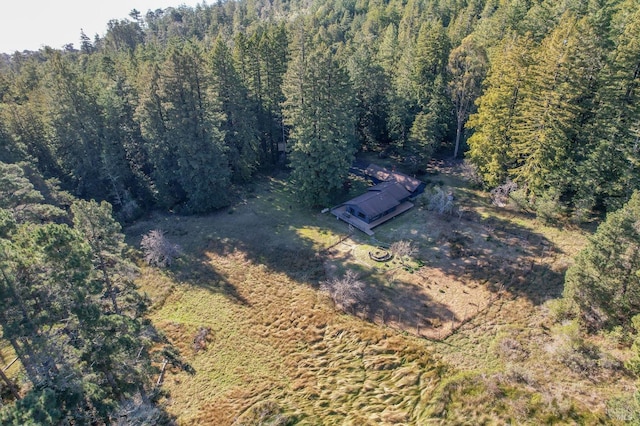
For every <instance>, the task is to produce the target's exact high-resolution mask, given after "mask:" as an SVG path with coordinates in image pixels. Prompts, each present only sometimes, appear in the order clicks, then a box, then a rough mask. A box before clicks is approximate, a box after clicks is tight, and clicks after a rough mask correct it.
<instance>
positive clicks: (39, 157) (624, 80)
mask: <svg viewBox="0 0 640 426" xmlns="http://www.w3.org/2000/svg"><path fill="white" fill-rule="evenodd" d="M130 16H131V19H127V20H119V21H118V20H113V21H110V22H109V23H108V31H107V33H106V35H105V36H104V37H103V38H100V37H97V36H96V37H95V39H94V40H91V39H90V38H89V37H87V36H86V35H85V34H81V44H80V47H79V50H75V49H74V48H73V46H67V47H66V48H65V49H64V50H54V49H50V48H45V49H42V50H40V51H38V52H27V53H15V54H13V55H12V56H5V60H4V61H3V64H2V68H1V70H2V72H1V74H0V101H1V103H0V117H1V120H0V143H1V145H0V160H1V161H3V162H6V163H23V164H24V163H26V164H29V165H30V166H32V167H34V168H35V169H36V170H38V171H39V172H40V173H41V174H42V176H43V177H45V178H56V179H58V180H59V181H60V182H61V184H62V186H63V187H64V188H66V189H68V190H70V191H71V192H72V193H73V194H74V195H76V196H78V197H81V198H85V199H90V198H95V199H101V200H108V201H109V202H110V203H112V204H113V205H114V208H115V210H116V211H117V212H118V214H119V216H120V217H121V218H122V219H128V218H132V217H135V216H136V214H138V213H139V212H141V211H145V210H147V209H149V208H165V209H177V210H178V211H182V212H205V211H210V210H213V209H216V208H219V207H222V206H225V205H226V204H227V203H228V202H229V198H228V194H229V188H230V187H231V186H232V185H236V184H242V183H244V182H248V181H250V180H251V179H252V178H253V176H254V174H255V172H256V171H258V170H269V169H272V168H273V167H279V166H281V165H282V164H283V163H284V160H285V150H286V152H287V154H286V159H287V162H288V163H287V164H290V166H291V168H292V170H293V175H292V177H293V178H294V180H295V181H296V182H297V183H298V185H297V187H298V188H301V191H300V192H301V194H302V195H303V196H302V199H303V200H305V201H307V202H308V203H309V204H322V203H326V202H327V200H328V195H329V194H330V193H331V192H332V191H333V190H335V189H337V188H340V187H341V186H342V181H343V179H344V177H345V174H346V170H347V166H348V164H349V163H350V161H351V159H352V157H353V154H354V153H355V152H357V151H358V150H372V151H379V152H382V153H384V154H387V155H397V156H398V157H399V158H401V159H402V160H403V162H404V166H405V167H406V168H407V169H409V171H411V172H418V171H420V170H424V166H425V163H426V162H427V161H428V160H429V158H430V157H431V156H432V154H433V153H434V152H435V151H436V150H441V149H445V150H448V151H449V152H451V153H452V154H454V155H457V156H460V155H466V156H467V157H468V159H469V160H470V161H471V163H472V164H473V165H474V166H475V167H476V169H477V172H478V174H479V177H481V178H482V181H483V183H484V184H485V186H486V187H487V188H493V187H496V186H497V185H500V184H502V183H504V182H506V181H507V180H513V181H515V182H517V183H518V185H519V187H520V188H521V190H522V191H524V194H522V195H523V196H522V197H521V198H523V199H527V200H529V201H532V200H536V199H538V200H546V201H547V202H548V203H549V202H551V203H553V204H554V206H555V207H556V208H559V209H568V211H575V212H577V213H578V214H584V213H585V212H591V211H592V210H593V209H594V208H595V209H598V210H600V211H603V210H612V209H615V208H618V207H619V206H621V205H622V204H623V203H624V202H625V201H626V200H628V199H629V197H630V195H631V193H632V192H633V189H634V188H638V179H639V176H640V174H639V173H638V160H639V159H640V154H639V153H638V137H639V133H638V132H639V124H638V123H639V120H640V118H639V117H640V112H639V111H638V108H639V105H640V103H639V102H638V99H637V98H638V82H639V78H640V77H639V74H640V44H639V42H638V37H637V34H638V33H640V12H639V6H638V3H637V1H634V0H566V1H562V2H557V1H547V0H544V1H534V0H502V1H498V0H409V1H397V0H390V1H378V0H371V1H366V0H358V1H355V0H354V1H348V0H346V1H345V0H335V1H332V0H330V1H315V2H263V1H238V2H234V1H228V2H224V3H217V4H214V5H205V4H203V5H199V6H197V7H195V8H189V7H184V6H183V7H178V8H170V9H167V10H156V11H149V12H147V13H146V14H145V15H143V14H141V13H140V12H138V11H135V10H134V11H132V13H131V15H130ZM465 152H466V154H464V153H465ZM548 203H547V205H548Z"/></svg>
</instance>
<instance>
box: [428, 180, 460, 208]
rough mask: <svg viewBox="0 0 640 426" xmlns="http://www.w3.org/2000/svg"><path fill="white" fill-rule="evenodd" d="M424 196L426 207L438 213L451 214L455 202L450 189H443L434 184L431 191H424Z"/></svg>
mask: <svg viewBox="0 0 640 426" xmlns="http://www.w3.org/2000/svg"><path fill="white" fill-rule="evenodd" d="M425 196H426V198H427V209H429V210H432V211H435V212H436V213H438V214H453V211H454V207H455V204H454V202H453V193H452V192H451V191H445V189H444V188H441V187H440V186H436V187H434V188H433V190H432V191H428V192H426V193H425Z"/></svg>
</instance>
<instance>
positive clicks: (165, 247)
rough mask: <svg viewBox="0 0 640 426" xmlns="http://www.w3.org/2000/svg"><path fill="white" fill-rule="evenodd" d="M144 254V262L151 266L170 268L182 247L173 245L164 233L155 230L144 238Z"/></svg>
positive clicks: (142, 245)
mask: <svg viewBox="0 0 640 426" xmlns="http://www.w3.org/2000/svg"><path fill="white" fill-rule="evenodd" d="M140 246H141V247H142V251H143V252H144V260H145V262H147V263H148V264H149V265H152V266H158V267H161V268H164V267H166V266H170V265H171V263H172V262H173V260H174V259H175V258H176V257H178V256H179V255H180V253H181V251H182V250H181V249H180V246H178V245H177V244H173V243H171V242H170V241H169V240H167V238H166V237H165V236H164V231H162V230H160V229H154V230H153V231H149V233H148V234H147V235H145V236H143V237H142V242H141V243H140Z"/></svg>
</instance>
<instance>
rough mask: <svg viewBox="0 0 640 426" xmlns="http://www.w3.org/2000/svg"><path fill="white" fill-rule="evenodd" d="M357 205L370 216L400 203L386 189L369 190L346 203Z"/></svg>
mask: <svg viewBox="0 0 640 426" xmlns="http://www.w3.org/2000/svg"><path fill="white" fill-rule="evenodd" d="M344 204H345V205H355V206H358V208H359V209H360V210H361V211H362V212H363V213H364V214H365V215H367V216H368V217H374V216H377V215H379V214H382V213H384V212H386V211H387V210H389V209H392V208H393V207H396V206H398V205H399V204H400V201H399V200H398V199H397V198H396V197H394V196H393V195H392V194H390V193H388V192H385V191H367V192H366V193H364V194H362V195H359V196H357V197H356V198H352V199H351V200H349V201H347V202H345V203H344Z"/></svg>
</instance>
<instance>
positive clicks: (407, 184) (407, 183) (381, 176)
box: [365, 164, 426, 198]
mask: <svg viewBox="0 0 640 426" xmlns="http://www.w3.org/2000/svg"><path fill="white" fill-rule="evenodd" d="M365 174H366V175H367V176H369V177H370V178H371V179H372V180H373V182H374V183H381V182H398V183H399V184H400V185H402V186H403V187H404V188H405V189H406V190H407V191H409V192H410V193H411V198H413V197H416V196H418V195H420V194H422V193H423V192H424V188H425V186H426V185H425V183H424V182H422V181H420V180H418V179H416V178H413V177H411V176H407V175H405V174H404V173H400V172H397V171H395V170H389V169H385V168H384V167H380V166H378V165H377V164H369V167H367V170H365Z"/></svg>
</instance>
